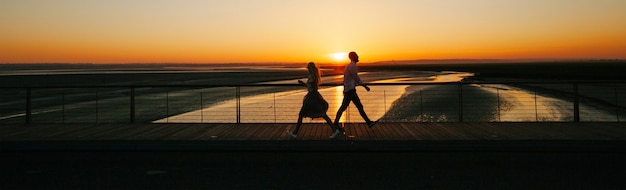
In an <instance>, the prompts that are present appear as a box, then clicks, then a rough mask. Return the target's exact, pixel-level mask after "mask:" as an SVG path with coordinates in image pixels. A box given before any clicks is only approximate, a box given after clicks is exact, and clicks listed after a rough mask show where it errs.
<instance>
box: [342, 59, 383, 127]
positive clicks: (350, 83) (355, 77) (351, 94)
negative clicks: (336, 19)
mask: <svg viewBox="0 0 626 190" xmlns="http://www.w3.org/2000/svg"><path fill="white" fill-rule="evenodd" d="M348 57H349V58H350V64H348V66H346V69H345V70H344V71H343V101H342V102H341V106H340V107H339V110H337V116H336V117H335V125H336V126H338V125H339V119H340V118H341V115H342V114H343V112H344V111H346V109H347V108H348V105H350V102H354V105H355V106H356V108H357V109H358V110H359V113H360V114H361V117H363V119H364V120H365V123H366V124H367V127H369V128H372V127H374V125H376V122H377V121H372V120H370V119H369V118H368V117H367V114H366V113H365V110H363V104H361V99H359V96H358V95H357V94H356V86H357V85H360V86H363V87H364V88H365V90H367V91H368V92H369V91H370V88H369V87H368V86H367V85H365V84H364V83H363V81H361V78H359V74H358V69H357V67H356V63H358V62H359V55H357V54H356V52H350V53H349V54H348Z"/></svg>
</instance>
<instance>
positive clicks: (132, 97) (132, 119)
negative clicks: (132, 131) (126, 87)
mask: <svg viewBox="0 0 626 190" xmlns="http://www.w3.org/2000/svg"><path fill="white" fill-rule="evenodd" d="M130 123H135V87H133V86H131V87H130Z"/></svg>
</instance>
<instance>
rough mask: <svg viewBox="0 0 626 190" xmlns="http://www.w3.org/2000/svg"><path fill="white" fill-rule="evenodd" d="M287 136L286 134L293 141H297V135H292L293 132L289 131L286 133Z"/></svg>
mask: <svg viewBox="0 0 626 190" xmlns="http://www.w3.org/2000/svg"><path fill="white" fill-rule="evenodd" d="M287 134H288V135H289V136H291V137H293V138H294V139H297V138H298V135H297V134H295V133H293V132H291V131H287Z"/></svg>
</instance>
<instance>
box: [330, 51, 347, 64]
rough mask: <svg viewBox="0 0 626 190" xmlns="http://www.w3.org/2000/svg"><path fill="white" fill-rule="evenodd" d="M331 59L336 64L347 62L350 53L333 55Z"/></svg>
mask: <svg viewBox="0 0 626 190" xmlns="http://www.w3.org/2000/svg"><path fill="white" fill-rule="evenodd" d="M330 57H331V58H332V59H333V60H334V61H336V62H341V61H345V60H346V59H347V58H348V53H345V52H336V53H331V54H330Z"/></svg>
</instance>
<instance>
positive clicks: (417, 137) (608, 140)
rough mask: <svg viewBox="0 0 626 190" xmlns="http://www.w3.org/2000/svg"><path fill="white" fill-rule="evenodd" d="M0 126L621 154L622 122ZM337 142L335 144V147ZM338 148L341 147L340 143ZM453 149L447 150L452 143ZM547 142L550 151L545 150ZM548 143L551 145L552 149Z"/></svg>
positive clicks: (41, 142) (231, 141) (10, 138)
mask: <svg viewBox="0 0 626 190" xmlns="http://www.w3.org/2000/svg"><path fill="white" fill-rule="evenodd" d="M294 127H295V124H215V123H214V124H31V125H0V145H2V147H0V149H4V150H11V149H13V150H16V149H17V150H21V149H37V150H41V149H46V148H52V149H81V150H82V149H93V148H95V149H103V148H104V149H116V150H119V149H123V150H128V149H132V150H135V149H151V150H152V149H165V150H180V149H190V150H198V149H199V150H301V149H302V148H303V147H305V148H307V150H329V149H337V150H390V149H391V150H439V149H441V148H444V149H445V148H448V150H476V149H477V148H482V149H485V148H488V150H493V149H494V147H497V149H498V150H508V149H518V148H526V149H529V147H530V149H529V150H562V149H563V147H568V148H567V150H578V149H588V150H600V149H606V150H608V151H619V152H623V151H626V123H379V124H378V125H376V126H375V127H374V128H372V129H369V128H367V127H366V126H365V125H364V124H362V123H355V124H346V125H345V129H346V134H345V135H340V136H338V137H337V138H335V139H329V136H330V135H331V134H332V131H331V129H330V127H328V126H327V125H325V124H304V125H303V126H302V127H301V129H300V132H299V134H298V138H297V139H294V138H291V137H290V136H288V135H287V134H286V131H287V130H293V129H294ZM338 147H340V148H338ZM341 147H343V148H341ZM451 147H452V148H451ZM546 147H548V148H546ZM550 147H552V148H550Z"/></svg>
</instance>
